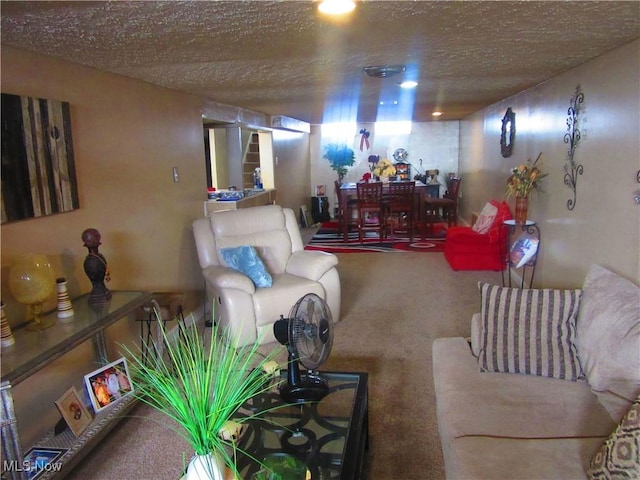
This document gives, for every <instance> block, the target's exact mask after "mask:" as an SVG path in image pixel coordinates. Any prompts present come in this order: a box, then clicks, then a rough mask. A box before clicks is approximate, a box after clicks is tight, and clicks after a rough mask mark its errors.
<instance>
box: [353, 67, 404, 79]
mask: <svg viewBox="0 0 640 480" xmlns="http://www.w3.org/2000/svg"><path fill="white" fill-rule="evenodd" d="M362 71H363V72H364V73H366V74H367V75H368V76H370V77H375V78H388V77H393V76H394V75H398V74H399V73H402V72H404V71H405V66H404V65H370V66H368V67H364V68H363V69H362Z"/></svg>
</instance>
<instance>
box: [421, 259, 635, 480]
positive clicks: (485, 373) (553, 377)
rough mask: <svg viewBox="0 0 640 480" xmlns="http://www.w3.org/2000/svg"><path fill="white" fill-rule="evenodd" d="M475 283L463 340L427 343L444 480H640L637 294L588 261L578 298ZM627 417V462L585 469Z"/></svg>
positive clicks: (569, 293)
mask: <svg viewBox="0 0 640 480" xmlns="http://www.w3.org/2000/svg"><path fill="white" fill-rule="evenodd" d="M479 287H480V295H481V303H482V311H481V313H478V314H476V315H474V317H473V319H472V335H471V339H470V341H467V340H466V339H463V338H441V339H436V340H435V341H434V343H433V376H434V385H435V393H436V403H437V416H438V428H439V433H440V440H441V444H442V450H443V454H444V461H445V469H446V476H447V478H448V479H492V480H496V479H523V480H524V479H526V480H533V479H545V480H546V479H563V480H567V479H579V478H587V477H589V478H610V477H608V476H607V471H608V470H607V469H611V468H614V469H615V465H614V466H612V465H611V464H616V462H617V463H620V464H622V465H618V467H620V471H622V472H623V473H625V472H631V474H630V476H628V477H624V476H620V477H617V478H640V465H639V462H640V459H639V458H640V457H639V455H640V451H639V450H638V447H639V446H640V425H639V423H638V422H639V420H638V417H640V414H639V412H640V397H639V394H640V289H639V288H638V287H637V286H636V285H634V284H633V283H632V282H630V281H628V280H626V279H624V278H621V277H619V276H618V275H616V274H614V273H613V272H611V271H609V270H607V269H604V268H602V267H599V266H597V265H594V266H592V267H591V269H590V271H589V273H588V275H587V278H586V279H585V282H584V285H583V288H582V289H581V291H580V290H577V291H564V292H561V293H558V292H559V291H557V290H546V291H544V290H530V291H524V290H517V289H507V288H503V287H497V286H488V285H486V284H484V285H483V284H481V285H479ZM543 293H544V295H543ZM545 295H546V296H545ZM571 302H575V303H573V304H571ZM550 304H552V305H550ZM570 304H571V305H570ZM550 306H551V308H548V307H550ZM538 307H542V309H540V308H538ZM536 309H537V310H536ZM541 310H546V311H545V312H542V311H541ZM551 311H553V313H548V312H551ZM558 312H559V313H558ZM533 317H536V318H540V319H542V320H541V323H542V325H540V324H539V323H537V322H530V323H529V322H528V319H531V318H533ZM549 317H554V321H553V322H551V321H549ZM547 346H549V348H546V347H547ZM561 347H562V348H561ZM565 347H566V348H565ZM541 359H542V360H541ZM576 359H577V362H576V363H577V365H578V367H579V368H578V369H577V370H575V369H574V370H572V366H571V363H572V362H574V361H575V360H576ZM513 372H519V373H513ZM527 372H528V373H527ZM558 377H560V378H558ZM563 377H564V378H563ZM572 377H575V379H571V378H572ZM632 403H633V406H632ZM630 409H631V410H630ZM634 412H635V413H634ZM632 413H634V415H635V416H634V418H635V420H634V421H635V427H633V428H635V430H633V432H632V433H631V434H627V439H631V444H630V445H631V453H630V455H631V457H630V458H627V459H617V458H615V455H614V458H608V457H607V458H608V460H606V459H605V461H604V463H605V464H606V465H602V464H600V465H599V464H598V462H599V461H600V460H602V458H605V457H604V456H602V455H600V456H598V461H594V462H593V464H592V465H591V466H590V463H591V462H592V459H593V458H594V456H595V455H596V453H597V452H598V451H599V449H601V448H603V447H605V446H606V447H607V448H611V444H612V442H614V441H615V442H617V441H619V437H620V427H618V429H617V430H616V428H617V424H618V422H620V421H621V419H622V418H623V417H625V415H626V417H625V421H627V424H628V423H629V422H628V420H629V418H630V417H631V416H632V415H631V414H632ZM621 423H624V422H621ZM614 430H616V434H617V436H615V438H614V436H613V435H612V433H613V432H614ZM633 442H635V447H634V446H633ZM605 443H606V445H605ZM616 445H617V444H616ZM626 447H627V446H625V448H626ZM634 448H635V450H633V449H634ZM618 450H619V451H624V452H626V451H627V450H624V449H620V448H619V449H618ZM634 457H635V458H634ZM607 462H608V463H607ZM627 469H630V470H627ZM588 474H589V475H588Z"/></svg>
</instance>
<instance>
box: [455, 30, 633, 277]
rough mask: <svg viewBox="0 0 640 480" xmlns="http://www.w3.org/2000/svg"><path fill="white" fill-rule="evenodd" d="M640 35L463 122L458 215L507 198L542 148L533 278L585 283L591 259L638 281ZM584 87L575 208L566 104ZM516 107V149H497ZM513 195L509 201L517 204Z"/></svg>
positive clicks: (532, 212) (532, 211)
mask: <svg viewBox="0 0 640 480" xmlns="http://www.w3.org/2000/svg"><path fill="white" fill-rule="evenodd" d="M639 53H640V41H635V42H633V43H631V44H629V45H626V46H624V47H622V48H619V49H617V50H615V51H613V52H610V53H608V54H606V55H604V56H602V57H600V58H597V59H595V60H593V61H591V62H588V63H585V64H583V65H581V66H579V67H577V68H575V69H573V70H570V71H568V72H565V73H563V74H561V75H559V76H557V77H555V78H553V79H551V80H549V81H547V82H545V83H543V84H541V85H538V86H536V87H535V88H532V89H530V90H527V91H524V92H521V93H519V94H517V95H515V96H513V97H511V98H508V99H505V100H503V101H501V102H499V103H496V104H494V105H492V106H491V107H489V108H486V109H484V110H482V111H480V112H478V113H476V114H474V115H472V116H471V117H469V118H468V119H466V120H465V121H463V122H462V123H461V128H460V172H461V174H462V177H463V184H462V189H463V191H464V195H463V198H462V201H461V214H462V215H463V216H464V217H465V218H466V219H467V220H468V219H469V218H470V215H471V212H472V211H479V210H481V209H482V206H483V205H484V203H485V202H486V201H487V200H489V199H491V198H496V199H501V198H503V195H504V187H505V181H506V179H507V177H508V176H509V171H510V169H511V168H512V167H514V166H516V165H517V164H519V163H523V162H525V161H526V160H527V159H528V158H533V159H535V157H536V156H537V155H538V153H540V152H542V156H543V158H544V162H545V163H544V168H545V170H546V171H547V172H548V173H549V176H548V177H547V178H545V180H544V192H542V193H541V194H539V195H537V196H535V197H534V198H533V199H532V200H531V202H530V203H531V206H530V213H529V218H530V219H533V220H536V221H537V222H538V224H539V226H540V229H541V232H542V233H541V234H542V247H541V248H542V250H541V257H540V259H539V261H538V268H537V270H536V277H537V281H536V283H537V284H538V285H541V286H545V287H552V286H580V285H581V284H582V281H583V280H584V276H585V274H586V272H587V270H588V268H589V266H590V265H591V264H592V263H598V264H601V265H603V266H605V267H608V268H611V269H613V270H615V271H617V272H618V273H620V274H622V275H624V276H626V277H628V278H630V279H631V280H634V281H635V282H636V283H637V282H639V281H640V206H639V205H636V204H635V203H634V201H633V192H634V191H635V190H637V189H640V184H638V183H637V182H636V175H637V172H638V171H639V170H640V142H639V139H638V135H639V132H640V120H639V116H640V92H639V87H638V86H639V85H640V63H639V58H640V55H639ZM577 84H581V85H582V91H583V92H584V95H585V99H584V104H583V105H584V113H583V115H582V117H581V118H580V123H581V128H582V140H581V142H580V144H579V146H578V148H577V150H576V152H575V161H576V162H577V163H578V164H581V165H583V167H584V174H583V175H580V176H579V177H578V184H577V202H576V205H575V208H574V209H573V210H572V211H570V210H568V209H567V200H569V199H570V198H572V197H573V195H572V191H571V190H570V189H569V188H568V187H566V186H565V185H564V170H563V169H564V166H565V164H566V159H567V145H566V144H565V143H564V135H565V133H566V131H567V125H566V121H567V109H568V107H569V99H570V97H571V96H572V95H573V94H574V92H575V89H576V85H577ZM507 107H511V108H512V109H513V110H514V111H515V113H516V139H515V143H514V152H513V155H512V156H511V157H509V158H506V159H505V158H502V156H501V155H500V145H499V141H500V128H501V119H502V117H503V115H504V113H505V111H506V109H507ZM513 202H514V200H511V201H510V204H511V207H512V209H513Z"/></svg>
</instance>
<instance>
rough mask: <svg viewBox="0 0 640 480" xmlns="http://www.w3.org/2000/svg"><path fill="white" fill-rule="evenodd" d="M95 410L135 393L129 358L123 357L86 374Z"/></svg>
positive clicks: (86, 383)
mask: <svg viewBox="0 0 640 480" xmlns="http://www.w3.org/2000/svg"><path fill="white" fill-rule="evenodd" d="M84 383H85V385H86V387H87V392H88V393H89V398H90V399H91V405H92V406H93V410H94V411H95V412H96V413H98V412H99V411H100V410H102V409H104V408H107V407H108V406H110V405H112V404H114V403H116V402H117V401H119V400H121V399H122V398H124V397H126V396H127V395H131V394H132V393H133V384H132V383H131V376H130V375H129V367H128V366H127V360H126V359H125V358H124V357H122V358H120V359H119V360H116V361H115V362H111V363H110V364H108V365H105V366H104V367H102V368H99V369H97V370H94V371H93V372H91V373H88V374H87V375H85V376H84Z"/></svg>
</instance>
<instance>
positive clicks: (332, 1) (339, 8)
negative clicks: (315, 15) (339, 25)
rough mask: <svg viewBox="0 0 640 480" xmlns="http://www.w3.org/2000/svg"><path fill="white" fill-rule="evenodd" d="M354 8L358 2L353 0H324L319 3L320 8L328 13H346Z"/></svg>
mask: <svg viewBox="0 0 640 480" xmlns="http://www.w3.org/2000/svg"><path fill="white" fill-rule="evenodd" d="M354 8H356V3H355V2H354V1H352V0H323V1H322V2H320V5H318V10H320V12H322V13H324V14H326V15H344V14H345V13H349V12H352V11H353V9H354Z"/></svg>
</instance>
